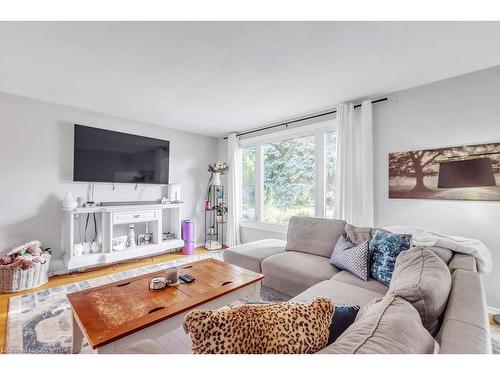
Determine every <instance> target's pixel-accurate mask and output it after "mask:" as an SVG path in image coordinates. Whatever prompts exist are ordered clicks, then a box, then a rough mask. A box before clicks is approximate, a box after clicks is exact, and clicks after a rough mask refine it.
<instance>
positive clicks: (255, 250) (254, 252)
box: [224, 239, 286, 273]
mask: <svg viewBox="0 0 500 375" xmlns="http://www.w3.org/2000/svg"><path fill="white" fill-rule="evenodd" d="M285 245H286V242H285V241H283V240H277V239H266V240H260V241H254V242H248V243H246V244H243V245H239V246H233V247H230V248H229V249H227V250H225V251H224V261H226V262H228V263H231V264H235V265H237V266H240V267H243V268H246V269H247V270H250V271H254V272H257V273H262V268H261V263H262V261H263V260H264V259H266V258H268V257H270V256H272V255H276V254H279V253H282V252H284V251H285Z"/></svg>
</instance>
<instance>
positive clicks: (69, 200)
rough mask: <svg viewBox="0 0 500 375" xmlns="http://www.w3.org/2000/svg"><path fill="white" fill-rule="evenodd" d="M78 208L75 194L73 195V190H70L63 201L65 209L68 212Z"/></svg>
mask: <svg viewBox="0 0 500 375" xmlns="http://www.w3.org/2000/svg"><path fill="white" fill-rule="evenodd" d="M77 207H78V202H77V201H76V199H75V198H74V197H73V194H71V190H68V192H67V193H66V196H65V197H64V200H63V208H65V209H67V210H74V209H75V208H77Z"/></svg>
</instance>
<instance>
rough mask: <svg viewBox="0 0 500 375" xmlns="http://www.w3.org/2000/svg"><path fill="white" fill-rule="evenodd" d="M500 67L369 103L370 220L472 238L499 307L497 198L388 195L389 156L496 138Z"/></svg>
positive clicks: (499, 134) (499, 139)
mask: <svg viewBox="0 0 500 375" xmlns="http://www.w3.org/2000/svg"><path fill="white" fill-rule="evenodd" d="M499 104H500V67H496V68H492V69H487V70H483V71H479V72H475V73H471V74H467V75H464V76H460V77H457V78H452V79H448V80H445V81H440V82H436V83H433V84H429V85H425V86H421V87H417V88H413V89H409V90H405V91H401V92H397V93H394V94H392V95H390V96H389V100H388V101H387V102H383V103H379V104H376V105H374V107H373V108H374V114H373V121H374V129H375V131H374V137H375V145H374V146H375V147H374V153H375V154H374V157H375V160H374V164H375V171H374V176H375V223H376V225H377V226H384V225H393V224H399V225H412V226H418V227H423V228H429V229H431V230H433V231H437V232H440V233H444V234H451V235H459V236H463V237H471V238H477V239H479V240H481V241H483V242H484V243H485V244H486V245H487V246H488V247H489V248H490V249H491V251H492V253H493V272H492V273H491V274H490V275H486V276H484V278H483V280H484V283H485V287H486V295H487V299H488V304H489V305H490V306H496V307H500V202H474V201H447V200H423V199H388V154H389V153H390V152H394V151H408V150H419V149H426V148H433V147H446V146H454V145H466V144H474V143H490V142H500V105H499Z"/></svg>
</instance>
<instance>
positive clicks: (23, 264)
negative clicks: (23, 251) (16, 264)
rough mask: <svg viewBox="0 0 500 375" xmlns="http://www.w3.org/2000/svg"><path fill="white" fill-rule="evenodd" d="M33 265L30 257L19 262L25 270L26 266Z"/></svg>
mask: <svg viewBox="0 0 500 375" xmlns="http://www.w3.org/2000/svg"><path fill="white" fill-rule="evenodd" d="M31 267H33V261H32V260H31V259H23V262H22V264H21V268H22V269H23V270H27V269H28V268H31Z"/></svg>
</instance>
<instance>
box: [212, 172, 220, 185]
mask: <svg viewBox="0 0 500 375" xmlns="http://www.w3.org/2000/svg"><path fill="white" fill-rule="evenodd" d="M212 185H222V184H221V182H220V173H214V176H213V178H212Z"/></svg>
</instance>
